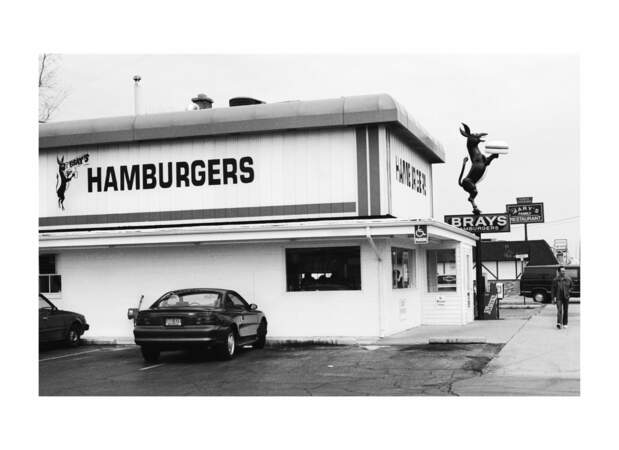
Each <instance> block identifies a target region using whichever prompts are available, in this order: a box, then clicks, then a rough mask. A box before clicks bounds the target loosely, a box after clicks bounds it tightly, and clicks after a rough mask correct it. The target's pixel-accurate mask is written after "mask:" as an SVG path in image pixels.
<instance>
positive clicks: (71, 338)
mask: <svg viewBox="0 0 619 450" xmlns="http://www.w3.org/2000/svg"><path fill="white" fill-rule="evenodd" d="M81 336H82V327H81V326H80V325H79V324H78V323H74V324H73V325H71V327H70V328H69V331H67V344H68V345H69V346H71V347H77V346H79V345H80V344H81Z"/></svg>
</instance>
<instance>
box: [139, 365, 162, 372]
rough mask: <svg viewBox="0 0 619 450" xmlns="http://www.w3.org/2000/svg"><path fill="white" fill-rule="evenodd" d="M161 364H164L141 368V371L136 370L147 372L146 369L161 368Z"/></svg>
mask: <svg viewBox="0 0 619 450" xmlns="http://www.w3.org/2000/svg"><path fill="white" fill-rule="evenodd" d="M163 364H164V363H161V364H155V365H154V366H147V367H142V368H141V369H138V370H148V369H154V368H155V367H159V366H163Z"/></svg>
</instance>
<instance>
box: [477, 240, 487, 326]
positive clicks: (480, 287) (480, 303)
mask: <svg viewBox="0 0 619 450" xmlns="http://www.w3.org/2000/svg"><path fill="white" fill-rule="evenodd" d="M475 236H477V244H476V245H475V280H476V281H475V284H477V292H476V294H477V319H478V320H484V291H485V290H486V286H485V285H484V282H483V280H484V276H483V273H482V266H481V262H482V259H481V233H475Z"/></svg>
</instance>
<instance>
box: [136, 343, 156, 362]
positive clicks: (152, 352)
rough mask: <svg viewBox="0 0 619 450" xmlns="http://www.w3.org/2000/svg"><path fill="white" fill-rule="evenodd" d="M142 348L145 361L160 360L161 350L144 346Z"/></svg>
mask: <svg viewBox="0 0 619 450" xmlns="http://www.w3.org/2000/svg"><path fill="white" fill-rule="evenodd" d="M141 350H142V356H143V357H144V361H146V362H149V363H156V362H157V361H159V354H160V353H161V351H160V350H159V349H158V348H155V347H147V346H142V347H141Z"/></svg>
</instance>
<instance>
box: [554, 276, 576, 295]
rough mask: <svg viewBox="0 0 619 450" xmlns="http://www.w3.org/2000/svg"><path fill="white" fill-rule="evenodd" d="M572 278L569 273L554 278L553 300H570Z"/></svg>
mask: <svg viewBox="0 0 619 450" xmlns="http://www.w3.org/2000/svg"><path fill="white" fill-rule="evenodd" d="M572 286H573V283H572V279H571V278H570V277H568V276H567V275H563V276H561V275H557V276H556V277H555V279H554V280H552V298H553V300H554V299H555V298H556V299H557V301H561V300H569V299H570V292H571V290H572Z"/></svg>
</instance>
